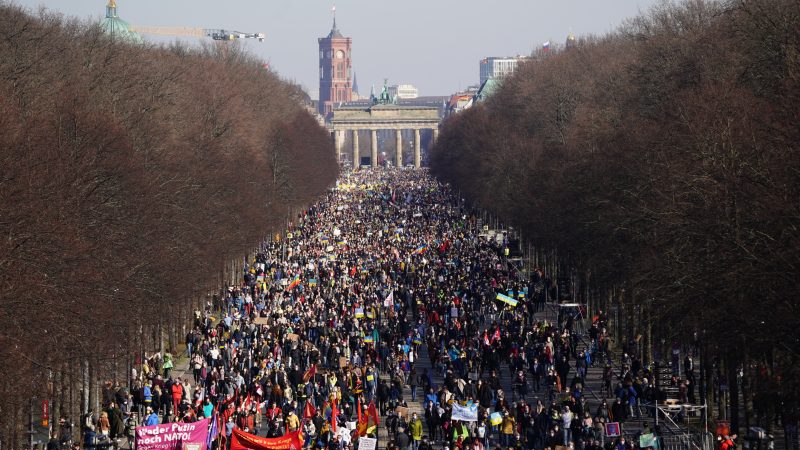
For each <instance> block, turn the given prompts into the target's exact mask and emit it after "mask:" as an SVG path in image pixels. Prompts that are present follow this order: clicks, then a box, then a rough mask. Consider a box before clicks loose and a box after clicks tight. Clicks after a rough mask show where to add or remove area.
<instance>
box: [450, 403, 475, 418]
mask: <svg viewBox="0 0 800 450" xmlns="http://www.w3.org/2000/svg"><path fill="white" fill-rule="evenodd" d="M450 417H451V418H452V419H453V420H460V421H462V422H477V421H478V404H477V403H475V404H472V405H467V406H461V405H459V404H458V403H453V413H452V414H451V416H450Z"/></svg>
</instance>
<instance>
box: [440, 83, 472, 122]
mask: <svg viewBox="0 0 800 450" xmlns="http://www.w3.org/2000/svg"><path fill="white" fill-rule="evenodd" d="M480 88H481V87H480V86H469V87H467V88H466V89H464V90H463V91H461V92H457V93H455V94H453V95H451V96H450V100H448V101H447V107H446V109H445V116H451V115H453V114H457V113H460V112H461V111H464V110H466V109H469V108H471V107H472V105H473V104H474V103H475V97H476V96H477V94H478V91H480Z"/></svg>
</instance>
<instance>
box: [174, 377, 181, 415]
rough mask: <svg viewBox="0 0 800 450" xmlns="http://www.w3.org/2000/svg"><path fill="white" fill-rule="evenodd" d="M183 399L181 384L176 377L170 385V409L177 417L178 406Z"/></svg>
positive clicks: (178, 413)
mask: <svg viewBox="0 0 800 450" xmlns="http://www.w3.org/2000/svg"><path fill="white" fill-rule="evenodd" d="M182 399H183V385H182V384H181V379H180V378H178V379H177V380H176V382H175V383H174V384H173V385H172V407H173V409H172V411H173V414H174V415H175V416H177V417H179V416H180V412H179V411H180V409H179V408H180V406H181V400H182Z"/></svg>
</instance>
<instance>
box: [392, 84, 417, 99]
mask: <svg viewBox="0 0 800 450" xmlns="http://www.w3.org/2000/svg"><path fill="white" fill-rule="evenodd" d="M388 90H389V95H390V96H391V97H392V98H394V97H397V98H399V99H406V98H417V97H419V90H418V89H417V88H416V86H414V85H411V84H393V85H391V86H389V87H388Z"/></svg>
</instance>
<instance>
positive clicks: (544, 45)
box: [542, 41, 550, 52]
mask: <svg viewBox="0 0 800 450" xmlns="http://www.w3.org/2000/svg"><path fill="white" fill-rule="evenodd" d="M542 51H544V52H548V51H550V41H547V42H545V43H544V44H542Z"/></svg>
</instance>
